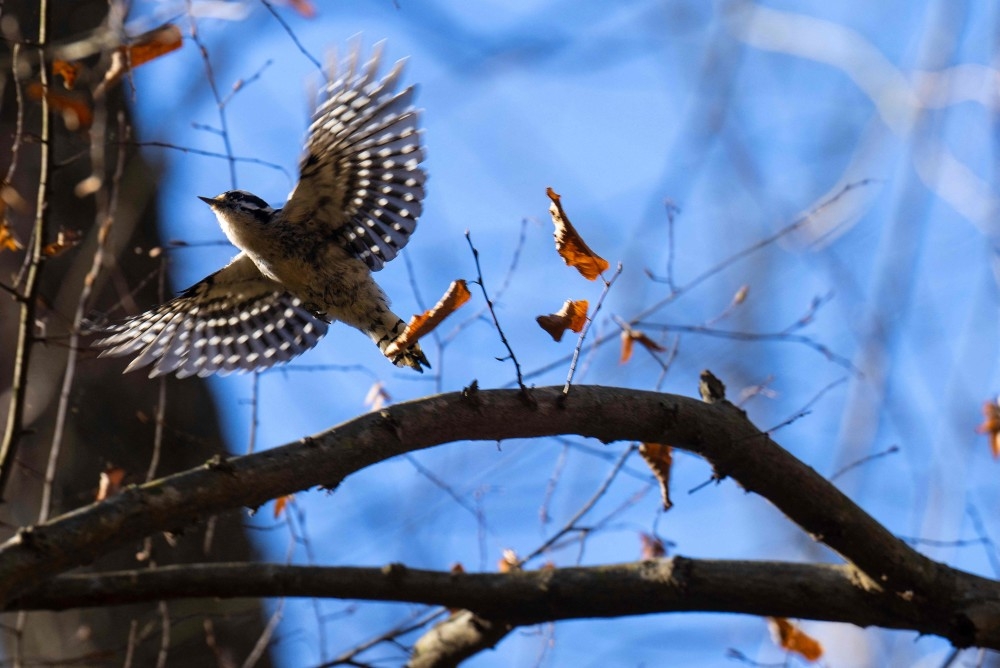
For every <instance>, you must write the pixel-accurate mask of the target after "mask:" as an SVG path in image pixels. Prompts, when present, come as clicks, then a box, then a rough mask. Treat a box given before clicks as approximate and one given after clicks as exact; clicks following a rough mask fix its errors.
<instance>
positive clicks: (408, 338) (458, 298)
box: [385, 279, 472, 357]
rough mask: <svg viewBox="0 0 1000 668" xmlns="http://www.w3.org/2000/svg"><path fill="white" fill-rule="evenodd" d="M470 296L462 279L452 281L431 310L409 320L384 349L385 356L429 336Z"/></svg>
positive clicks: (396, 352)
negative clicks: (404, 327) (401, 331)
mask: <svg viewBox="0 0 1000 668" xmlns="http://www.w3.org/2000/svg"><path fill="white" fill-rule="evenodd" d="M471 296H472V295H470V294H469V288H468V287H467V286H466V285H465V281H463V280H462V279H458V280H457V281H452V282H451V285H449V286H448V291H447V292H445V293H444V297H441V299H440V301H438V303H437V304H435V305H434V307H433V308H431V309H430V310H429V311H425V312H424V313H423V314H421V315H415V316H413V317H412V318H410V322H409V324H408V325H406V329H404V330H403V333H402V334H400V335H399V336H397V337H396V340H395V341H393V342H392V343H390V344H389V347H388V348H386V349H385V356H386V357H392V356H393V355H396V354H398V353H399V352H400V351H401V350H406V349H407V348H409V347H410V346H411V345H413V344H414V343H416V342H417V339H419V338H421V337H423V336H427V335H428V334H430V333H431V332H432V331H434V329H435V328H436V327H437V326H438V325H440V324H441V323H442V322H443V321H444V319H445V318H447V317H448V316H449V315H451V314H452V313H454V312H455V311H456V310H458V307H460V306H461V305H462V304H464V303H465V302H467V301H469V297H471Z"/></svg>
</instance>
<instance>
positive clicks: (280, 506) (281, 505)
mask: <svg viewBox="0 0 1000 668" xmlns="http://www.w3.org/2000/svg"><path fill="white" fill-rule="evenodd" d="M294 498H295V495H294V494H286V495H284V496H279V497H278V498H277V499H275V500H274V519H278V518H279V517H281V513H283V512H285V507H286V506H288V504H289V503H291V501H292V500H293V499H294Z"/></svg>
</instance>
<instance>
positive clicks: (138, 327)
mask: <svg viewBox="0 0 1000 668" xmlns="http://www.w3.org/2000/svg"><path fill="white" fill-rule="evenodd" d="M383 47H384V43H379V44H378V45H376V46H375V48H374V50H373V53H372V55H371V56H370V58H369V59H368V61H367V63H365V64H363V65H360V66H359V58H360V48H358V47H355V48H354V49H352V50H351V51H350V53H349V54H348V56H347V57H346V58H345V59H344V61H343V62H341V63H340V64H339V66H335V68H334V70H333V71H332V72H331V76H330V77H329V83H328V84H327V85H326V87H325V89H324V95H323V97H322V99H321V101H320V103H319V105H318V107H317V109H316V111H315V112H314V113H313V117H312V124H311V125H310V126H309V138H308V140H307V141H306V147H305V148H306V153H305V157H304V158H303V160H302V163H301V165H300V176H299V182H298V184H297V185H296V187H295V189H294V190H293V191H292V194H291V195H289V197H288V201H287V202H286V203H285V205H284V207H282V208H280V209H274V208H272V207H271V206H270V205H268V203H267V202H265V201H264V200H263V199H261V198H260V197H257V196H256V195H253V194H251V193H249V192H246V191H243V190H231V191H228V192H224V193H222V194H221V195H218V196H216V197H201V198H200V199H201V200H203V201H204V202H205V203H206V204H208V205H209V207H211V209H212V211H213V212H214V213H215V215H216V217H217V218H218V221H219V225H220V226H221V227H222V230H223V232H225V234H226V236H227V237H228V238H229V240H230V241H231V242H232V243H233V245H235V246H236V247H237V248H239V249H240V253H239V254H238V255H237V256H236V257H235V258H233V260H232V261H231V262H230V263H229V264H228V265H226V266H225V267H223V268H222V269H219V270H218V271H216V272H215V273H214V274H211V275H210V276H208V277H206V278H204V279H202V280H201V281H199V282H198V283H195V284H194V285H193V286H191V287H190V288H188V289H187V290H185V291H183V292H182V293H181V294H180V295H178V296H177V297H176V298H174V299H172V300H170V301H168V302H166V303H164V304H161V305H159V306H157V307H155V308H153V309H152V310H149V311H146V312H145V313H142V314H140V315H137V316H135V317H132V318H129V319H128V320H125V321H124V322H121V323H118V324H115V325H112V326H111V327H108V328H106V329H105V330H103V333H104V334H106V335H107V336H105V338H102V339H100V340H98V341H96V342H95V343H94V345H96V346H100V347H103V348H105V350H104V351H102V353H101V356H105V355H114V356H124V355H135V358H134V359H133V360H132V363H131V364H129V366H128V368H127V369H126V371H131V370H133V369H138V368H141V367H145V366H148V365H152V368H151V370H150V373H149V376H150V377H151V378H152V377H154V376H159V375H163V374H169V373H175V374H176V375H177V376H178V377H181V378H183V377H187V376H192V375H198V376H207V375H210V374H213V373H219V374H226V373H229V372H232V371H236V370H245V371H246V370H254V369H264V368H267V367H270V366H272V365H274V364H277V363H279V362H287V361H288V360H291V359H292V358H294V357H296V356H298V355H300V354H302V353H303V352H305V351H306V350H309V349H310V348H312V347H313V346H315V345H316V343H317V342H318V341H319V339H320V338H322V337H323V335H324V334H326V331H327V328H328V325H329V324H330V323H333V322H335V321H340V322H343V323H346V324H348V325H350V326H351V327H354V328H356V329H359V330H361V331H362V332H363V333H365V334H367V335H368V336H369V337H370V338H371V339H372V340H373V341H374V342H375V344H376V345H378V347H379V349H380V350H381V351H383V353H384V352H385V350H386V348H388V347H389V344H390V343H392V342H393V340H394V339H395V338H396V337H397V336H399V335H400V334H401V333H402V332H403V330H404V329H405V324H404V323H403V320H402V319H401V318H400V317H399V316H397V315H396V314H395V313H393V312H392V310H391V309H390V308H389V300H388V298H387V297H386V295H385V293H384V292H383V291H382V289H381V288H380V287H379V286H378V284H377V283H376V282H375V280H374V278H373V276H372V272H375V271H378V270H380V269H381V268H382V267H383V266H384V265H385V263H386V262H388V261H390V260H392V259H393V258H394V257H396V254H397V253H398V252H399V250H400V249H401V248H403V247H404V246H405V245H406V243H407V241H409V238H410V235H411V234H412V233H413V231H414V229H415V228H416V224H417V218H418V217H419V216H420V214H421V211H422V201H423V198H424V181H425V179H426V175H425V174H424V170H423V169H422V168H421V166H420V163H421V162H422V161H423V159H424V152H423V148H422V147H421V134H422V130H421V129H420V127H419V120H420V116H419V113H420V112H419V111H418V110H417V109H415V108H414V107H413V97H414V93H415V89H414V87H413V86H409V87H406V88H404V89H402V90H401V91H399V90H398V89H399V81H400V78H401V76H402V72H403V66H404V64H405V60H400V61H398V62H397V63H396V64H395V65H394V66H393V67H392V69H391V70H390V71H389V73H388V74H387V75H385V77H383V78H381V79H380V78H379V76H378V70H379V63H380V60H381V57H382V50H383ZM397 91H398V92H397ZM390 360H391V361H392V363H393V364H395V365H396V366H406V367H410V368H412V369H415V370H416V371H420V372H423V367H428V368H429V367H430V364H429V363H428V362H427V358H426V357H425V356H424V354H423V352H422V351H421V350H420V346H419V345H417V344H416V343H414V344H412V345H410V346H409V347H407V348H405V349H403V350H402V351H400V352H398V353H396V354H394V355H393V356H391V357H390Z"/></svg>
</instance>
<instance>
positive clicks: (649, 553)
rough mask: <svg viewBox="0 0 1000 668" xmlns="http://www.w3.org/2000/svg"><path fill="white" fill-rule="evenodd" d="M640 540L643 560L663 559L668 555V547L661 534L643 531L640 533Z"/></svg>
mask: <svg viewBox="0 0 1000 668" xmlns="http://www.w3.org/2000/svg"><path fill="white" fill-rule="evenodd" d="M639 542H640V543H641V544H642V547H641V550H640V552H639V554H640V558H641V559H642V560H643V561H652V560H653V559H662V558H663V557H665V556H667V548H666V546H665V545H664V544H663V540H661V539H660V537H659V536H654V535H652V534H648V533H645V532H642V533H640V534H639Z"/></svg>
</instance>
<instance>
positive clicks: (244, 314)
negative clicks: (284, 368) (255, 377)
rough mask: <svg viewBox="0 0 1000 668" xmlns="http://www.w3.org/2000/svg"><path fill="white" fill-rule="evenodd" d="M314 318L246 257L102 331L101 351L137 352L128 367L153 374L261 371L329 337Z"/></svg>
mask: <svg viewBox="0 0 1000 668" xmlns="http://www.w3.org/2000/svg"><path fill="white" fill-rule="evenodd" d="M326 330H327V323H325V322H323V321H321V320H319V319H317V318H316V317H315V316H313V315H312V314H311V313H310V312H309V311H308V310H307V309H306V308H304V307H303V305H302V303H301V301H299V299H298V298H296V297H294V296H293V295H291V294H289V293H288V292H287V291H286V290H285V289H284V288H283V287H282V286H281V284H279V283H276V282H275V281H272V280H271V279H269V278H266V277H265V276H264V275H263V274H261V273H260V270H259V269H257V266H256V265H255V264H254V263H253V261H252V260H251V259H250V258H249V257H247V255H246V254H244V253H240V254H239V255H237V256H236V257H235V258H234V259H233V261H232V262H230V263H229V264H228V265H226V266H225V267H223V268H222V269H220V270H219V271H217V272H215V273H214V274H212V275H211V276H208V277H207V278H204V279H202V280H201V281H199V282H198V283H195V284H194V285H192V286H191V287H190V288H188V289H187V290H185V291H184V292H183V293H181V294H180V295H179V296H178V297H176V298H174V299H172V300H170V301H169V302H166V303H165V304H161V305H160V306H158V307H156V308H154V309H152V310H150V311H147V312H146V313H143V314H141V315H137V316H135V317H133V318H130V319H128V320H126V321H124V322H122V323H119V324H117V325H113V326H111V327H109V328H107V329H105V330H104V333H105V334H107V335H108V336H106V337H105V338H103V339H100V340H98V341H95V342H94V345H95V346H100V347H103V348H105V350H104V351H103V352H102V353H101V356H102V357H103V356H105V355H114V356H122V355H136V357H135V359H134V360H132V363H131V364H129V366H128V368H127V369H126V371H132V370H133V369H138V368H141V367H144V366H147V365H149V364H153V368H152V370H151V371H150V373H149V376H150V378H152V377H154V376H159V375H162V374H167V373H171V372H176V374H177V376H178V377H179V378H184V377H187V376H192V375H196V374H197V375H199V376H207V375H209V374H212V373H220V374H227V373H230V372H232V371H236V370H244V371H249V370H253V369H265V368H267V367H269V366H272V365H273V364H276V363H278V362H287V361H288V360H290V359H292V358H293V357H296V356H297V355H299V354H301V353H303V352H305V351H306V350H309V349H310V348H312V347H313V346H314V345H316V342H317V341H319V339H320V338H321V337H322V336H323V335H324V334H326Z"/></svg>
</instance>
